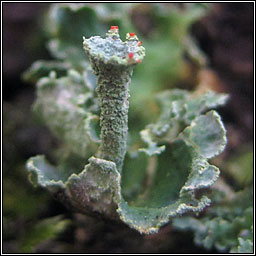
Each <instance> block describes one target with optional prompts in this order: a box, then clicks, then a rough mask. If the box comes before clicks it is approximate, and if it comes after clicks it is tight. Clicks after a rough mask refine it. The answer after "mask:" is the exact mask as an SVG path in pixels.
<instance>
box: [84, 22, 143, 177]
mask: <svg viewBox="0 0 256 256" xmlns="http://www.w3.org/2000/svg"><path fill="white" fill-rule="evenodd" d="M126 39H127V41H125V42H123V41H122V40H121V39H120V36H119V33H118V27H117V26H111V29H110V30H109V31H108V33H107V34H106V38H101V37H99V36H95V37H91V38H89V39H84V49H85V52H86V53H87V54H88V56H89V59H90V62H91V66H92V68H93V70H94V73H95V75H96V76H97V78H98V81H97V88H96V91H97V95H98V100H99V106H100V111H101V112H100V127H101V134H100V137H101V145H100V147H99V150H98V152H97V157H98V158H101V159H105V160H109V161H113V162H114V163H115V164H116V167H117V170H118V171H119V172H120V173H121V171H122V166H123V161H124V157H125V153H126V144H127V136H128V110H129V100H128V99H129V84H130V82H131V76H132V72H133V68H134V66H135V65H136V64H138V63H140V62H141V61H142V59H143V58H144V56H145V49H144V47H143V46H141V43H140V41H139V40H138V38H137V36H136V35H135V33H129V34H127V36H126Z"/></svg>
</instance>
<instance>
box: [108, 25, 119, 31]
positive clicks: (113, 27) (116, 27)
mask: <svg viewBox="0 0 256 256" xmlns="http://www.w3.org/2000/svg"><path fill="white" fill-rule="evenodd" d="M110 29H111V30H113V29H119V28H118V26H111V27H110Z"/></svg>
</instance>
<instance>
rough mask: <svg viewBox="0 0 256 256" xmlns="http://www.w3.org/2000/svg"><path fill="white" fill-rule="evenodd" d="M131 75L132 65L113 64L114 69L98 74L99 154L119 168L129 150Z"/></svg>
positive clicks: (120, 168) (119, 169)
mask: <svg viewBox="0 0 256 256" xmlns="http://www.w3.org/2000/svg"><path fill="white" fill-rule="evenodd" d="M109 68H111V67H109ZM120 71H121V72H120ZM131 76H132V68H131V67H127V68H124V69H123V70H120V69H115V68H114V67H112V70H111V73H110V72H108V71H107V70H106V72H100V73H99V74H98V83H97V84H98V86H97V89H96V90H97V95H98V99H99V106H100V109H101V113H100V127H101V134H100V137H101V146H100V149H99V152H98V155H97V157H99V158H102V159H105V160H110V161H113V162H114V163H116V166H117V169H118V171H119V172H121V170H122V166H123V160H124V157H125V153H126V142H127V135H128V110H129V100H128V98H129V84H130V82H131Z"/></svg>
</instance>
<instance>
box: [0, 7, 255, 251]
mask: <svg viewBox="0 0 256 256" xmlns="http://www.w3.org/2000/svg"><path fill="white" fill-rule="evenodd" d="M2 6H3V78H2V86H3V178H4V182H3V252H4V253H19V252H22V251H23V252H24V251H26V248H27V247H26V246H27V244H29V243H31V244H32V245H34V243H35V242H33V241H32V242H31V241H30V239H32V238H31V237H30V236H29V234H34V233H35V232H46V231H45V230H44V229H42V225H41V226H40V223H39V224H38V222H40V221H41V220H43V219H45V218H51V217H53V216H56V215H60V216H62V217H63V216H64V218H68V219H71V220H73V221H72V223H71V224H70V225H68V227H67V228H66V229H65V230H64V231H63V232H62V233H61V234H60V235H59V236H58V237H57V238H55V237H54V239H46V241H44V242H43V243H40V244H39V245H38V246H37V247H36V249H35V252H37V253H44V252H45V253H48V252H50V253H55V252H56V253H70V252H74V253H77V252H80V253H135V252H137V253H142V252H145V253H149V252H152V253H207V252H208V253H209V252H211V253H214V252H215V250H212V251H206V250H204V249H202V248H198V247H196V246H195V245H194V244H193V235H192V233H190V232H187V233H184V232H183V233H180V232H178V231H175V230H172V228H171V226H170V225H168V226H166V227H164V228H162V229H161V230H160V232H159V233H158V234H155V235H150V236H141V235H139V234H138V233H137V232H136V231H133V230H130V229H129V228H127V227H126V226H121V227H120V226H119V225H117V224H114V223H106V222H104V221H101V220H95V219H93V218H89V217H84V216H81V215H73V214H71V213H69V212H68V211H67V210H66V209H65V207H63V206H62V205H61V204H59V203H58V202H57V201H55V200H54V199H52V198H51V197H50V196H49V195H48V194H47V193H46V192H45V191H43V190H42V189H39V188H33V187H32V185H31V184H30V183H29V182H28V179H27V174H26V171H25V162H26V160H27V159H28V158H29V157H30V156H32V155H36V154H46V155H50V154H51V151H52V150H54V149H55V148H56V147H57V146H58V141H57V140H56V139H55V138H54V137H53V136H52V135H51V134H50V132H49V131H48V129H47V128H46V127H44V126H42V125H41V124H37V123H36V122H35V121H34V119H33V113H32V111H31V105H32V103H33V101H34V99H35V88H34V85H33V84H28V83H25V82H24V81H23V80H22V79H21V77H22V73H23V72H24V71H26V70H27V69H28V68H29V67H30V65H31V64H32V63H33V62H34V61H35V60H38V59H51V56H50V55H49V53H48V51H47V49H46V47H45V45H46V41H47V39H48V38H47V33H45V31H44V27H43V26H42V24H43V19H44V15H45V12H46V11H47V10H48V8H49V4H48V3H3V5H2ZM132 15H134V20H135V22H136V20H137V23H141V24H145V26H144V27H143V26H142V30H143V29H144V32H145V33H146V32H147V29H149V28H148V27H147V22H146V21H148V19H147V17H146V18H145V17H144V16H143V15H145V14H142V13H140V12H134V13H133V14H132ZM253 24H254V6H253V3H218V4H213V5H212V6H211V9H210V11H209V12H208V14H207V15H206V16H204V17H203V18H201V19H200V20H199V21H198V22H196V23H195V24H193V26H192V27H191V31H190V32H191V34H192V35H193V37H195V38H196V41H197V43H198V45H199V47H200V49H201V50H202V51H203V52H204V54H205V55H206V56H207V58H208V60H209V63H208V66H207V68H205V69H204V70H202V71H201V72H200V73H199V80H200V79H201V80H203V81H207V82H208V84H209V85H210V87H211V88H210V89H213V90H216V91H219V92H226V93H228V94H229V95H230V100H229V102H228V104H227V105H226V106H225V107H222V108H221V109H220V111H219V112H220V114H221V116H222V117H223V120H224V123H225V125H226V128H227V131H228V146H227V149H226V151H225V152H224V154H222V156H221V158H220V159H225V157H226V155H230V154H234V155H236V154H238V155H239V154H240V153H241V152H244V151H246V152H247V151H248V152H249V151H250V152H252V145H253V139H254V138H253V128H254V123H253V121H254V120H253V113H254V112H253V111H254V109H253V105H254V84H253V80H254V76H253V71H254V70H253V68H254V63H253V56H254V52H253V46H254V41H253V36H254V26H253ZM142 32H143V31H142ZM184 84H185V86H184ZM179 85H180V86H181V87H186V83H177V86H179ZM190 89H191V88H190ZM192 89H193V88H192ZM219 161H221V160H219ZM224 175H225V174H224ZM226 175H227V176H228V174H226ZM230 183H231V184H232V179H231V181H230ZM55 222H56V221H55ZM55 222H54V223H55ZM40 227H41V229H40ZM83 227H86V228H83ZM37 230H39V231H37ZM33 232H34V233H33ZM47 232H48V231H47ZM184 237H186V240H184V239H183V238H184ZM32 240H33V239H32Z"/></svg>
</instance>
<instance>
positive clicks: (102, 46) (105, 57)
mask: <svg viewBox="0 0 256 256" xmlns="http://www.w3.org/2000/svg"><path fill="white" fill-rule="evenodd" d="M83 45H84V49H85V51H86V53H87V54H88V55H89V57H90V58H91V59H95V60H98V61H101V62H104V63H105V64H112V65H122V66H130V65H135V64H137V63H140V62H141V61H142V60H143V58H144V56H145V48H144V47H143V46H142V45H141V42H140V41H139V40H138V37H137V36H136V35H135V33H127V35H126V41H125V42H123V41H122V40H121V39H120V35H119V29H118V27H117V26H111V29H110V30H109V31H108V33H107V34H106V38H101V37H100V36H93V37H91V38H89V39H85V38H84V42H83Z"/></svg>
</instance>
